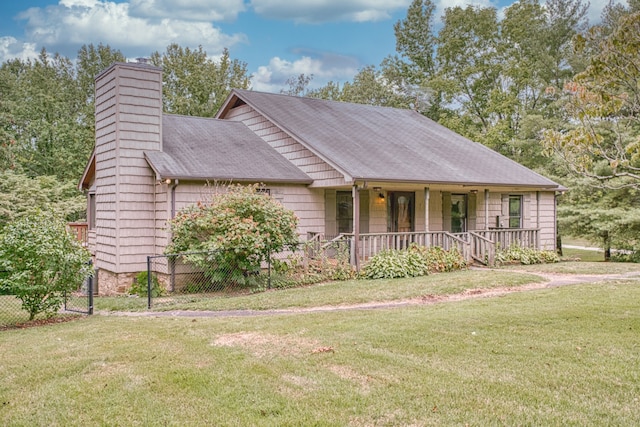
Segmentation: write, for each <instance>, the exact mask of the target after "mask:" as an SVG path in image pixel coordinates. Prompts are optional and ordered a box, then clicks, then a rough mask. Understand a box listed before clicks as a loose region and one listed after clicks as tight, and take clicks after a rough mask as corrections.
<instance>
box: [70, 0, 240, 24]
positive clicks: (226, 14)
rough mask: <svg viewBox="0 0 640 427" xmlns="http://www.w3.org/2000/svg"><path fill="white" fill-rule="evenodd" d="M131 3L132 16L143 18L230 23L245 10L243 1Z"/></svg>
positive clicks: (134, 0)
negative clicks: (169, 17)
mask: <svg viewBox="0 0 640 427" xmlns="http://www.w3.org/2000/svg"><path fill="white" fill-rule="evenodd" d="M78 1H82V0H78ZM86 1H91V0H86ZM129 3H130V7H129V9H130V13H131V16H136V17H141V18H163V17H168V16H171V17H173V18H176V19H186V20H196V21H228V20H234V19H236V18H237V17H238V14H239V13H240V12H243V11H244V10H245V6H244V1H243V0H218V1H211V0H130V2H129Z"/></svg>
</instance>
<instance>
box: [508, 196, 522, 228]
mask: <svg viewBox="0 0 640 427" xmlns="http://www.w3.org/2000/svg"><path fill="white" fill-rule="evenodd" d="M509 228H522V196H509Z"/></svg>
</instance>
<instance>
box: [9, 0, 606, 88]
mask: <svg viewBox="0 0 640 427" xmlns="http://www.w3.org/2000/svg"><path fill="white" fill-rule="evenodd" d="M512 1H513V0H435V2H436V3H435V4H436V5H437V9H436V16H440V15H442V12H443V11H444V8H445V7H451V6H456V5H466V4H474V5H478V6H494V7H497V8H498V9H500V8H503V7H505V6H508V5H509V4H510V3H512ZM606 1H607V0H591V14H590V21H591V22H594V20H596V19H597V17H598V16H599V14H600V11H601V10H602V6H603V5H604V4H605V3H606ZM410 3H411V0H21V1H11V0H10V1H7V0H3V1H2V2H1V3H0V61H1V62H4V61H6V60H7V59H11V58H23V59H24V58H29V57H33V56H35V55H37V53H38V52H39V51H40V49H41V48H42V47H43V46H44V47H46V48H47V51H49V52H51V53H53V52H59V53H61V54H63V55H66V56H68V57H70V58H74V57H75V55H76V53H77V51H78V49H79V48H80V47H81V46H82V45H83V44H89V43H93V44H95V45H97V44H98V43H103V44H108V45H110V46H111V47H112V48H116V49H119V50H120V51H122V53H124V54H125V56H126V57H127V58H131V59H133V58H137V57H145V56H149V55H150V54H151V53H152V52H154V51H160V52H162V51H164V50H165V49H166V47H167V46H168V45H169V44H170V43H174V42H175V43H178V44H180V45H181V46H183V47H192V48H196V47H197V46H198V45H202V47H203V48H204V49H205V50H206V51H207V53H208V54H209V55H210V56H212V57H215V56H217V55H219V54H220V52H221V51H222V49H223V48H224V47H227V48H228V49H229V50H230V52H231V57H232V58H235V59H239V60H242V61H244V62H246V63H247V64H248V69H249V72H250V73H251V74H252V87H253V88H254V89H256V90H263V91H272V92H278V91H280V89H282V88H284V87H285V83H284V82H285V81H286V80H287V79H288V78H290V77H292V76H297V75H299V74H300V73H304V74H307V75H310V74H313V76H314V77H313V81H312V85H311V86H312V87H318V86H322V85H324V84H325V83H326V82H328V81H330V80H333V81H345V80H351V79H352V77H353V76H354V75H355V74H356V73H357V71H358V70H359V69H360V68H362V67H364V66H366V65H379V64H380V62H381V61H382V60H383V59H384V58H385V57H386V56H388V55H393V54H394V53H395V37H394V34H393V24H394V23H395V22H397V21H398V20H399V19H402V18H404V17H405V16H406V10H407V7H408V6H409V4H410Z"/></svg>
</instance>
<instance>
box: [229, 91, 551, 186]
mask: <svg viewBox="0 0 640 427" xmlns="http://www.w3.org/2000/svg"><path fill="white" fill-rule="evenodd" d="M242 103H246V104H248V105H250V106H251V107H252V108H254V109H255V110H256V111H258V112H259V113H261V114H262V115H264V116H265V117H267V118H268V119H269V120H270V121H271V122H273V123H274V124H276V125H277V126H278V127H280V128H281V129H282V130H283V131H285V132H287V133H288V134H289V135H290V136H291V137H293V138H294V139H296V140H297V141H298V142H299V143H301V144H302V145H304V146H305V147H307V148H308V149H309V150H311V151H312V152H313V153H315V154H316V155H318V156H319V157H320V158H322V159H323V160H325V161H326V162H328V163H329V164H331V165H333V166H334V167H335V168H336V169H337V170H339V171H342V172H344V173H346V174H348V175H349V176H350V177H351V178H352V179H357V180H370V181H397V182H420V183H452V184H463V185H501V186H520V187H537V188H547V189H556V188H557V189H561V188H562V187H561V186H559V185H558V184H557V183H555V182H553V181H551V180H549V179H547V178H545V177H543V176H541V175H539V174H537V173H535V172H533V171H532V170H530V169H528V168H526V167H524V166H522V165H520V164H519V163H517V162H514V161H512V160H510V159H509V158H507V157H505V156H503V155H501V154H499V153H497V152H495V151H493V150H491V149H489V148H487V147H485V146H483V145H482V144H479V143H476V142H473V141H471V140H469V139H467V138H464V137H462V136H461V135H459V134H457V133H455V132H453V131H451V130H449V129H447V128H446V127H444V126H441V125H439V124H438V123H436V122H434V121H433V120H430V119H428V118H427V117H425V116H423V115H422V114H419V113H417V112H415V111H412V110H402V109H396V108H387V107H376V106H369V105H362V104H351V103H345V102H336V101H326V100H320V99H314V98H304V97H295V96H287V95H280V94H272V93H262V92H254V91H249V90H238V89H234V90H233V91H232V92H231V95H230V96H229V98H228V99H227V101H226V103H225V105H224V106H223V108H222V109H221V110H220V112H219V113H218V117H221V118H224V116H225V114H226V112H227V111H228V110H229V109H230V108H233V107H234V106H236V105H238V104H242Z"/></svg>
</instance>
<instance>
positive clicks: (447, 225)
mask: <svg viewBox="0 0 640 427" xmlns="http://www.w3.org/2000/svg"><path fill="white" fill-rule="evenodd" d="M442 230H443V231H451V193H449V192H445V191H443V192H442Z"/></svg>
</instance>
